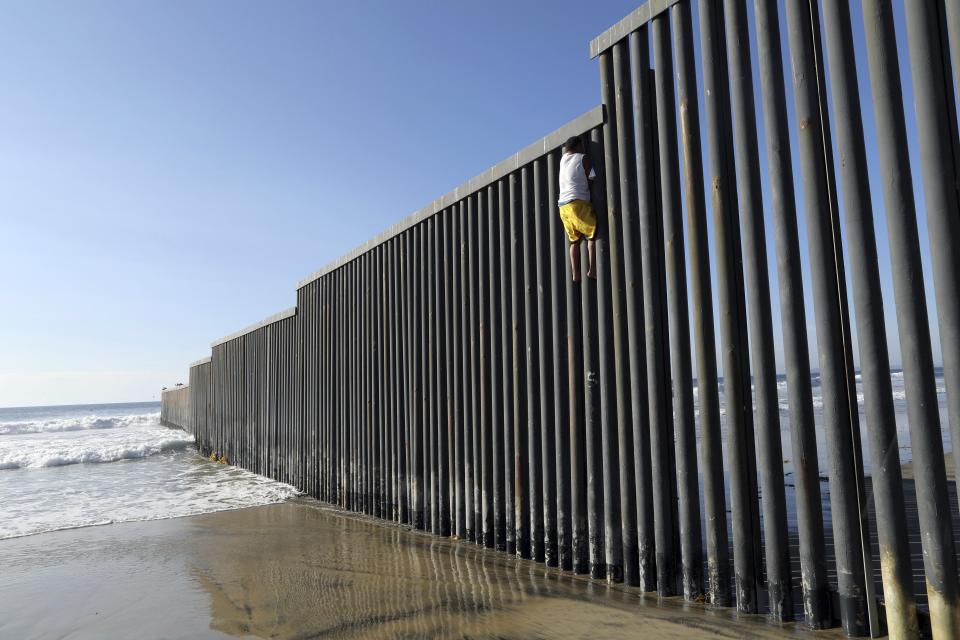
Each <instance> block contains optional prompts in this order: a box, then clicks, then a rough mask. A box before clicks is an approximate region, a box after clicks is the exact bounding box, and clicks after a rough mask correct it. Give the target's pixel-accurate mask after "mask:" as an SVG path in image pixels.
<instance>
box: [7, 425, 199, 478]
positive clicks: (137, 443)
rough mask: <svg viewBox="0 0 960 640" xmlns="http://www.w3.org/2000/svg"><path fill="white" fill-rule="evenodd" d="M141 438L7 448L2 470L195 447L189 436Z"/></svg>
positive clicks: (112, 459)
mask: <svg viewBox="0 0 960 640" xmlns="http://www.w3.org/2000/svg"><path fill="white" fill-rule="evenodd" d="M150 431H159V429H157V430H150ZM138 435H139V437H136V438H129V437H128V438H123V439H120V440H118V441H103V440H94V441H86V440H80V441H51V442H46V443H39V444H38V445H37V446H35V447H18V448H13V447H3V448H0V470H11V469H41V468H44V467H60V466H64V465H71V464H86V463H95V464H99V463H105V462H118V461H120V460H136V459H138V458H147V457H150V456H154V455H157V454H160V453H166V452H169V451H181V450H183V449H186V448H187V447H189V446H191V445H192V444H193V436H190V435H187V434H182V435H177V436H173V437H171V436H170V435H169V434H167V433H160V434H157V433H153V434H149V433H148V434H138Z"/></svg>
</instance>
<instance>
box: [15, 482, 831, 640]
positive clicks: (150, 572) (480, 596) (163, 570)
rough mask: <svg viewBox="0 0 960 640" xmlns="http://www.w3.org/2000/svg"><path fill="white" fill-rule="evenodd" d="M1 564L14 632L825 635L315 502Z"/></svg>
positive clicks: (112, 532)
mask: <svg viewBox="0 0 960 640" xmlns="http://www.w3.org/2000/svg"><path fill="white" fill-rule="evenodd" d="M0 566H2V567H3V575H4V579H3V581H2V584H0V637H3V638H21V639H25V638H71V639H81V638H126V637H137V638H223V637H250V638H319V637H323V638H397V637H405V638H419V637H428V638H518V639H519V638H628V637H637V638H639V637H644V638H666V639H670V638H677V639H680V638H738V637H753V638H758V637H759V638H764V637H770V638H774V637H801V636H802V637H807V638H809V637H811V635H810V634H809V633H803V632H801V631H800V630H798V629H797V628H796V627H795V626H793V625H787V626H786V627H783V628H781V627H778V626H772V625H771V624H769V623H767V622H765V621H764V619H763V618H762V617H759V616H746V617H737V616H736V614H734V613H732V612H730V611H729V610H722V611H709V610H705V609H704V607H702V606H700V605H686V604H684V603H683V602H682V601H681V600H679V599H674V598H671V599H663V600H659V599H657V598H655V597H651V596H649V595H646V596H645V595H643V594H640V593H638V592H636V591H635V590H632V589H630V588H624V587H622V586H615V587H607V586H605V585H602V584H599V583H593V582H590V581H589V580H586V579H583V578H579V577H573V576H570V575H569V574H564V573H562V572H559V571H556V570H552V569H548V568H545V567H543V566H538V565H536V564H534V563H531V562H526V561H522V560H518V559H514V558H512V557H508V556H506V555H504V554H499V553H495V552H491V551H487V550H484V549H481V548H478V547H476V546H475V545H472V544H468V543H463V542H458V541H455V540H443V539H436V538H434V537H432V536H429V535H426V534H422V533H418V532H414V531H410V530H408V529H406V528H402V527H397V526H392V525H388V524H382V523H378V522H374V521H371V520H367V519H364V518H360V517H357V516H354V515H348V514H345V513H342V512H339V511H336V510H333V509H331V508H328V507H324V506H321V505H319V503H315V502H313V501H311V500H305V499H297V500H294V501H290V502H286V503H281V504H275V505H267V506H261V507H253V508H248V509H240V510H235V511H224V512H219V513H211V514H205V515H199V516H191V517H186V518H175V519H170V520H158V521H150V522H130V523H122V524H113V525H105V526H97V527H88V528H82V529H72V530H64V531H57V532H52V533H45V534H40V535H35V536H27V537H22V538H14V539H9V540H3V541H0ZM815 635H816V637H839V634H838V632H837V631H832V632H827V633H822V634H821V633H818V634H815Z"/></svg>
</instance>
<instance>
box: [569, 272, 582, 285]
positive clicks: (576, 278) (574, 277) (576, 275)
mask: <svg viewBox="0 0 960 640" xmlns="http://www.w3.org/2000/svg"><path fill="white" fill-rule="evenodd" d="M571 279H572V280H573V282H574V284H576V283H578V282H580V274H579V273H577V272H576V271H574V272H573V273H572V274H571Z"/></svg>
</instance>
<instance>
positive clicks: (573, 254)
mask: <svg viewBox="0 0 960 640" xmlns="http://www.w3.org/2000/svg"><path fill="white" fill-rule="evenodd" d="M570 274H571V275H572V276H573V281H574V282H580V243H579V242H571V243H570Z"/></svg>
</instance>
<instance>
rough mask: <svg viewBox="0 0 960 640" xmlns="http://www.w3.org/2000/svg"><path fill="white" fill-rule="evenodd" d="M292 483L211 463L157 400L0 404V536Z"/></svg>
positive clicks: (218, 500) (142, 516) (155, 511)
mask: <svg viewBox="0 0 960 640" xmlns="http://www.w3.org/2000/svg"><path fill="white" fill-rule="evenodd" d="M295 495H297V490H296V489H294V488H293V487H291V486H290V485H287V484H283V483H280V482H275V481H273V480H269V479H267V478H263V477H260V476H258V475H255V474H253V473H250V472H248V471H244V470H242V469H238V468H236V467H231V466H228V465H223V464H217V463H215V462H211V461H210V460H207V459H205V458H204V457H202V456H201V455H200V454H199V453H198V452H197V451H196V449H195V448H194V444H193V436H191V435H189V434H187V433H185V432H184V431H181V430H178V429H170V428H167V427H164V426H163V425H161V424H160V404H159V403H158V402H143V403H129V404H91V405H74V406H59V407H25V408H5V409H4V408H0V539H4V538H15V537H19V536H27V535H32V534H37V533H43V532H46V531H56V530H60V529H72V528H77V527H88V526H93V525H100V524H109V523H113V522H130V521H138V520H158V519H165V518H175V517H179V516H187V515H194V514H199V513H209V512H212V511H223V510H227V509H239V508H243V507H251V506H256V505H262V504H271V503H275V502H282V501H284V500H286V499H287V498H290V497H293V496H295Z"/></svg>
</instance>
